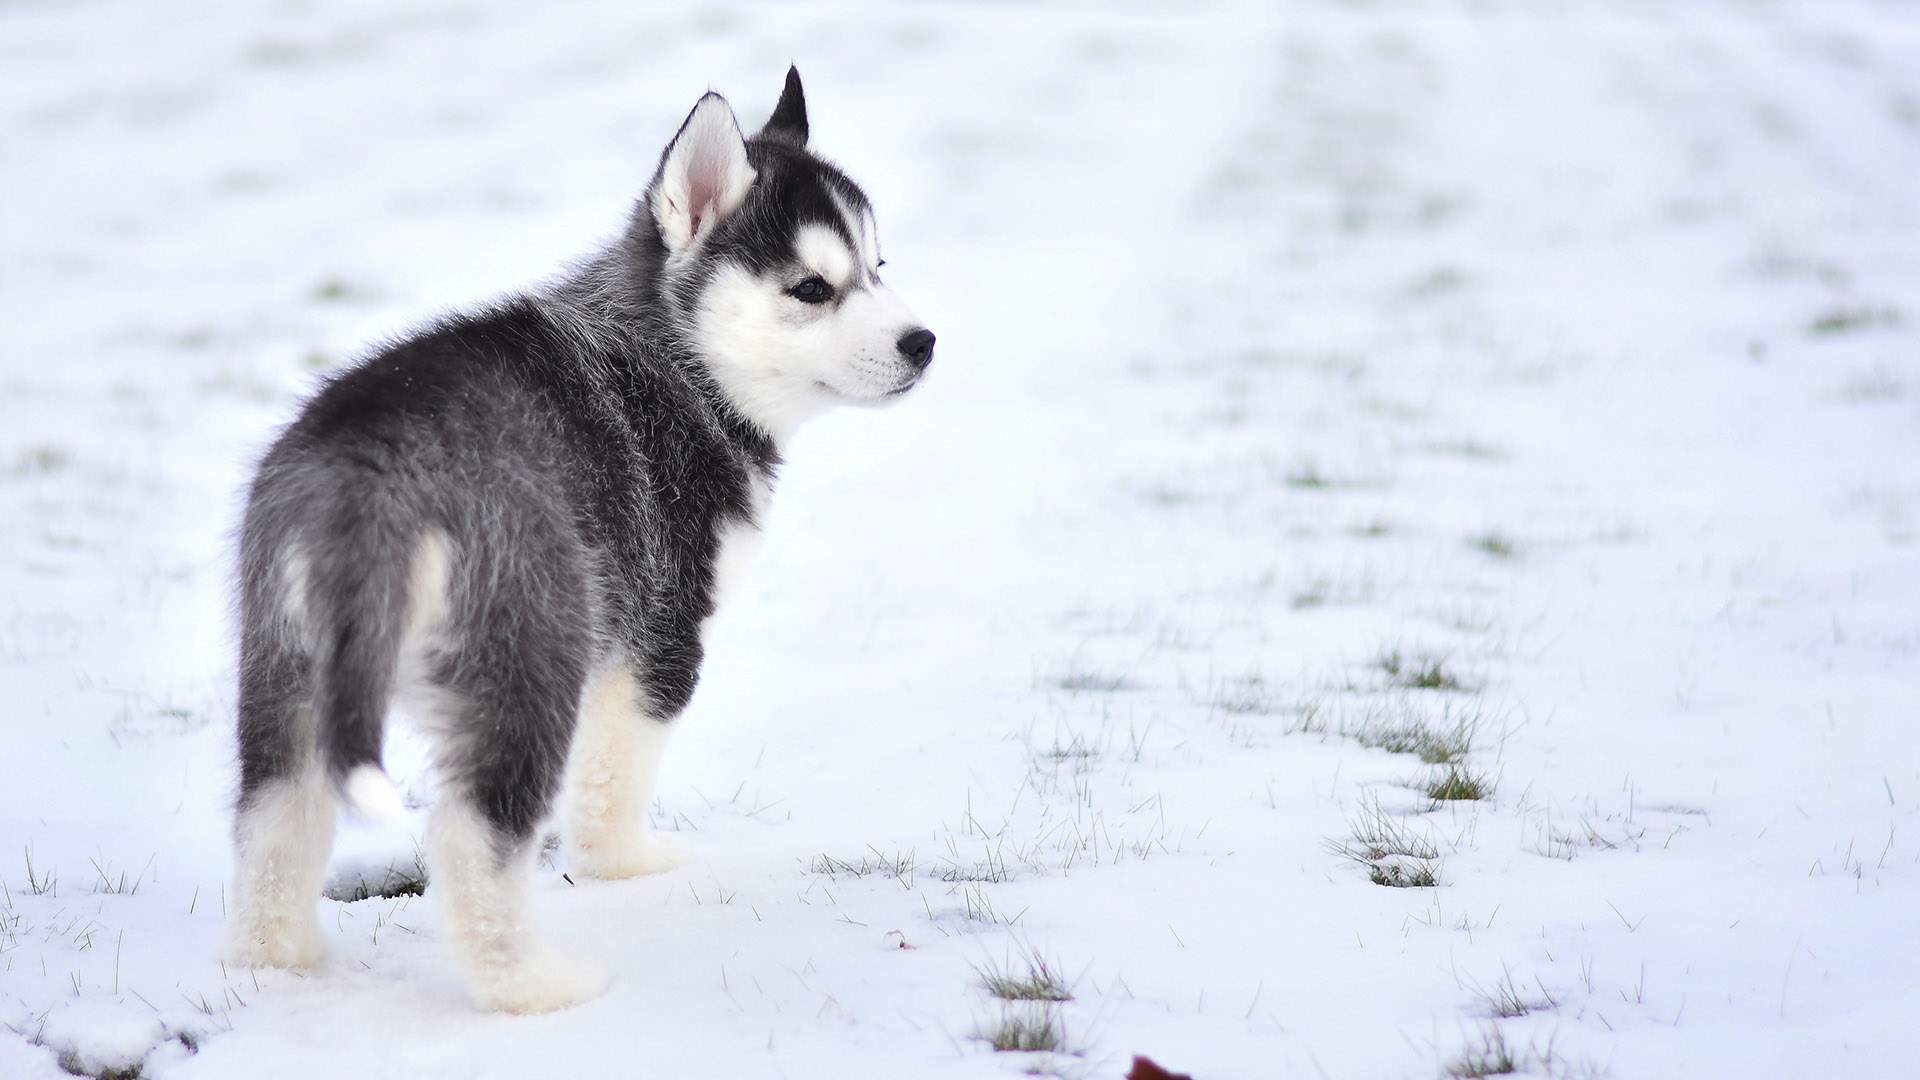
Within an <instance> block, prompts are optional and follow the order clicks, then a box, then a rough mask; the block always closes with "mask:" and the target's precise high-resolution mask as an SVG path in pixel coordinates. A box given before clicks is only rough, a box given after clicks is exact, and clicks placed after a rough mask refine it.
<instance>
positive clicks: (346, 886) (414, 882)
mask: <svg viewBox="0 0 1920 1080" xmlns="http://www.w3.org/2000/svg"><path fill="white" fill-rule="evenodd" d="M426 893H427V858H426V853H425V852H423V851H421V850H420V849H419V848H417V847H416V848H414V849H413V858H412V859H411V860H410V861H409V862H408V863H407V864H401V863H388V864H387V868H386V869H385V870H382V871H381V872H380V877H379V878H378V879H377V880H374V881H369V880H367V877H366V875H364V874H356V875H354V877H353V880H351V881H345V880H341V881H336V882H334V883H333V884H332V885H329V886H328V887H327V889H326V890H325V892H324V894H323V895H325V896H326V897H327V898H328V899H330V900H338V901H340V902H341V903H344V904H354V903H358V902H360V901H362V900H373V899H376V898H380V899H390V898H393V897H398V896H425V895H426Z"/></svg>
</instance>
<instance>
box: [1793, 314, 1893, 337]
mask: <svg viewBox="0 0 1920 1080" xmlns="http://www.w3.org/2000/svg"><path fill="white" fill-rule="evenodd" d="M1899 323H1900V312H1899V311H1898V310H1897V309H1895V308H1886V307H1882V308H1869V307H1850V308H1834V309H1833V310H1831V311H1828V312H1826V313H1825V314H1823V315H1821V316H1819V317H1818V318H1816V319H1814V320H1813V321H1812V322H1810V323H1808V324H1807V333H1809V334H1811V335H1813V336H1815V337H1832V336H1835V335H1838V334H1851V333H1854V332H1855V331H1859V330H1866V329H1869V328H1871V327H1875V326H1897V325H1899Z"/></svg>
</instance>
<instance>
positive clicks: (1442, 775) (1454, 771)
mask: <svg viewBox="0 0 1920 1080" xmlns="http://www.w3.org/2000/svg"><path fill="white" fill-rule="evenodd" d="M1421 790H1422V791H1425V792H1426V793H1427V798H1429V799H1432V800H1433V801H1434V802H1458V801H1478V800H1480V799H1485V798H1488V797H1490V796H1491V795H1492V794H1493V782H1492V781H1490V780H1488V779H1487V777H1486V774H1485V773H1481V772H1476V771H1475V770H1473V769H1468V768H1465V767H1463V766H1460V765H1457V764H1450V765H1448V766H1447V767H1446V768H1445V769H1444V770H1442V771H1441V772H1439V773H1436V774H1435V775H1434V776H1433V777H1431V778H1430V779H1428V781H1427V782H1426V783H1425V784H1424V785H1422V786H1421Z"/></svg>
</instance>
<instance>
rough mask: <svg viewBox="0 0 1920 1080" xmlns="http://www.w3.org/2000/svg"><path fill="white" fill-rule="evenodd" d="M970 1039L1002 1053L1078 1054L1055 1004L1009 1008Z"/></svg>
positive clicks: (982, 1026)
mask: <svg viewBox="0 0 1920 1080" xmlns="http://www.w3.org/2000/svg"><path fill="white" fill-rule="evenodd" d="M973 1037H974V1038H976V1039H979V1040H981V1041H982V1042H984V1043H986V1044H987V1045H988V1046H991V1047H993V1048H994V1050H996V1051H1000V1052H1002V1053H1006V1052H1016V1053H1027V1054H1076V1055H1077V1054H1079V1053H1080V1051H1079V1050H1076V1049H1073V1048H1072V1044H1071V1042H1070V1041H1069V1040H1068V1038H1067V1025H1066V1021H1065V1020H1064V1018H1063V1017H1062V1016H1061V1012H1060V1007H1059V1006H1058V1005H1057V1004H1056V1003H1054V1002H1050V1001H1049V1002H1038V1003H1031V1002H1029V1003H1021V1004H1018V1005H1012V1006H1008V1007H1007V1008H1004V1009H1002V1010H1001V1011H1000V1015H999V1016H998V1017H996V1018H994V1020H992V1021H991V1022H989V1023H986V1024H982V1025H981V1026H980V1027H978V1028H976V1029H975V1030H974V1033H973Z"/></svg>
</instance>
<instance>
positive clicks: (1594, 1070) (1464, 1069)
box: [1440, 1024, 1606, 1080]
mask: <svg viewBox="0 0 1920 1080" xmlns="http://www.w3.org/2000/svg"><path fill="white" fill-rule="evenodd" d="M1440 1069H1441V1075H1442V1076H1444V1077H1448V1078H1450V1080H1478V1078H1480V1077H1487V1076H1512V1075H1515V1074H1517V1073H1532V1074H1537V1075H1540V1076H1545V1077H1548V1078H1550V1080H1598V1078H1599V1077H1602V1076H1605V1075H1606V1070H1605V1069H1603V1068H1601V1067H1600V1066H1597V1065H1594V1064H1592V1063H1587V1062H1574V1061H1569V1060H1568V1059H1566V1058H1564V1057H1562V1056H1560V1053H1559V1052H1558V1051H1556V1050H1555V1049H1554V1048H1553V1041H1552V1039H1551V1038H1549V1039H1548V1041H1547V1045H1546V1046H1544V1047H1540V1046H1525V1047H1515V1046H1513V1045H1511V1044H1510V1043H1508V1042H1507V1037H1506V1034H1505V1033H1504V1032H1502V1031H1501V1030H1500V1026H1499V1025H1498V1024H1488V1025H1487V1026H1485V1027H1483V1028H1481V1029H1480V1032H1479V1035H1478V1037H1477V1039H1476V1041H1474V1042H1472V1043H1469V1044H1468V1045H1467V1046H1466V1048H1465V1049H1463V1050H1461V1052H1460V1054H1459V1056H1458V1057H1455V1058H1453V1059H1452V1060H1451V1061H1447V1062H1444V1063H1442V1065H1441V1067H1440Z"/></svg>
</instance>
